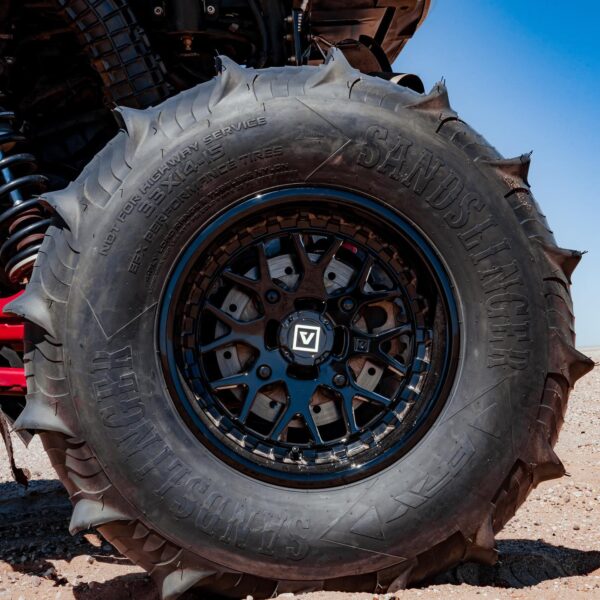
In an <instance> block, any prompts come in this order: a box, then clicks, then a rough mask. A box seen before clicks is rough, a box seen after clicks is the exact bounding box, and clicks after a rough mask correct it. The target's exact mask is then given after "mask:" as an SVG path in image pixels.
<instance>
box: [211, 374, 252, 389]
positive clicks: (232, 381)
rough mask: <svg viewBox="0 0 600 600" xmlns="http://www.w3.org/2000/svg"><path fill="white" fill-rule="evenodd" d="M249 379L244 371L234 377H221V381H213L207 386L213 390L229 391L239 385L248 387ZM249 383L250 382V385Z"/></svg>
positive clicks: (249, 376)
mask: <svg viewBox="0 0 600 600" xmlns="http://www.w3.org/2000/svg"><path fill="white" fill-rule="evenodd" d="M250 379H251V375H250V374H249V373H248V372H247V371H244V372H243V373H235V374H234V375H227V377H221V379H214V380H213V381H211V382H209V384H210V387H212V389H213V390H217V391H220V390H229V389H233V388H237V387H240V386H241V385H245V386H247V387H250V386H249V385H248V384H249V382H250ZM251 383H252V382H250V384H251Z"/></svg>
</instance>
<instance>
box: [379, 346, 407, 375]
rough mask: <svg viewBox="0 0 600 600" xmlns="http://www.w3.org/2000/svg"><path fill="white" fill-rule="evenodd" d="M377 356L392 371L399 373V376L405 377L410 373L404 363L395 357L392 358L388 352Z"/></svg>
mask: <svg viewBox="0 0 600 600" xmlns="http://www.w3.org/2000/svg"><path fill="white" fill-rule="evenodd" d="M376 356H377V358H378V359H379V360H381V361H383V362H384V363H385V364H386V365H387V366H388V367H389V368H390V369H392V370H393V371H395V372H396V373H398V375H402V376H405V375H406V373H407V372H408V367H407V366H406V365H405V364H404V363H402V362H400V361H399V360H397V359H395V358H394V357H393V356H390V355H389V354H388V353H387V352H381V351H380V352H378V353H377V355H376Z"/></svg>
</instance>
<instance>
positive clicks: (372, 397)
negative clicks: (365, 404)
mask: <svg viewBox="0 0 600 600" xmlns="http://www.w3.org/2000/svg"><path fill="white" fill-rule="evenodd" d="M354 390H355V394H356V395H357V396H360V397H361V398H364V399H365V400H368V401H369V402H376V403H377V404H381V405H382V406H385V407H387V406H389V405H390V404H391V400H390V399H389V398H386V397H385V396H382V395H381V394H378V393H377V392H373V391H371V390H365V389H364V388H361V387H360V386H358V385H356V384H354Z"/></svg>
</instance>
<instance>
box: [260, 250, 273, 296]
mask: <svg viewBox="0 0 600 600" xmlns="http://www.w3.org/2000/svg"><path fill="white" fill-rule="evenodd" d="M256 252H257V254H258V273H259V277H260V285H261V289H262V291H265V290H266V289H267V288H268V287H269V286H270V285H271V284H272V281H273V280H272V278H271V271H269V262H268V261H267V253H266V252H265V245H264V244H263V243H259V244H258V245H257V246H256Z"/></svg>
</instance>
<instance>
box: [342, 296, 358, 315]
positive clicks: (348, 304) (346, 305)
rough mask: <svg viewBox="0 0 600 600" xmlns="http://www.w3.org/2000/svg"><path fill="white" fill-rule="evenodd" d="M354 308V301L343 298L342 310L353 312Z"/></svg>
mask: <svg viewBox="0 0 600 600" xmlns="http://www.w3.org/2000/svg"><path fill="white" fill-rule="evenodd" d="M355 306H356V303H355V302H354V300H353V299H352V298H344V299H343V300H342V310H344V311H346V312H350V311H351V310H354V307H355Z"/></svg>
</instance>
